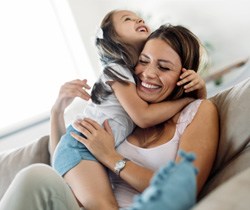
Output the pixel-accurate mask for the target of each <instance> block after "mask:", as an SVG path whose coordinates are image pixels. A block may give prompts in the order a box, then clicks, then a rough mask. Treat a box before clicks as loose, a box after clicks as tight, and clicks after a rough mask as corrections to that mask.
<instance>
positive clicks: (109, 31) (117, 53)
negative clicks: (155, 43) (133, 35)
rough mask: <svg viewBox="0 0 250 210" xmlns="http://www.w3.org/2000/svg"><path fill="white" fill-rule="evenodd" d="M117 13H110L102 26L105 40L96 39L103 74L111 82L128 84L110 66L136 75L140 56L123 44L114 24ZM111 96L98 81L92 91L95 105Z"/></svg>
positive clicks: (136, 51) (135, 50) (133, 49)
mask: <svg viewBox="0 0 250 210" xmlns="http://www.w3.org/2000/svg"><path fill="white" fill-rule="evenodd" d="M115 12H117V10H113V11H111V12H109V13H108V14H107V15H106V16H105V17H104V19H103V21H102V23H101V26H100V28H101V29H102V31H103V38H98V37H96V40H95V44H96V46H97V49H98V54H99V56H100V60H101V62H102V65H103V67H104V69H103V73H104V74H106V75H107V76H109V78H111V80H114V81H119V82H122V83H124V84H128V83H127V82H126V81H125V80H124V79H127V78H126V77H125V76H123V75H120V74H119V72H116V71H115V70H114V69H112V68H111V67H110V66H109V65H110V64H112V63H114V64H117V65H120V66H122V67H123V68H126V69H128V70H129V71H131V73H132V74H134V67H135V65H136V63H137V60H138V56H139V55H138V50H137V49H135V48H134V47H133V46H130V45H128V44H126V43H124V42H122V40H121V39H120V38H119V36H118V35H117V33H116V31H115V28H114V24H113V14H114V13H115ZM117 74H118V75H119V77H118V76H117ZM110 94H111V91H110V90H108V89H107V88H105V84H104V83H103V82H102V81H98V82H96V83H95V84H94V86H93V89H92V91H91V99H92V101H93V102H94V103H96V104H100V103H101V102H102V101H103V100H105V99H106V98H107V96H108V95H110Z"/></svg>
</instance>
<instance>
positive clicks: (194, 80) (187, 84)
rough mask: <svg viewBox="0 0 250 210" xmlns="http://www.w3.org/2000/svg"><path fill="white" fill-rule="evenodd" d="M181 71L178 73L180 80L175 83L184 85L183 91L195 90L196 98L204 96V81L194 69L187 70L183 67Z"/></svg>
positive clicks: (205, 91)
mask: <svg viewBox="0 0 250 210" xmlns="http://www.w3.org/2000/svg"><path fill="white" fill-rule="evenodd" d="M182 72H183V73H182V74H181V75H180V79H181V80H180V81H179V82H177V85H178V86H181V85H184V91H185V92H186V93H189V92H192V91H196V92H197V98H206V97H207V90H206V83H205V81H204V80H203V79H202V78H201V76H200V75H199V74H198V73H197V72H195V71H194V70H187V69H185V68H183V69H182Z"/></svg>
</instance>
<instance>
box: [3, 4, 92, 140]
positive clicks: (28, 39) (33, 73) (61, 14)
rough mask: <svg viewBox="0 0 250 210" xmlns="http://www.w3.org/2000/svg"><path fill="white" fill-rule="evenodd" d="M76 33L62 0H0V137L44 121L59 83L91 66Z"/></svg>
mask: <svg viewBox="0 0 250 210" xmlns="http://www.w3.org/2000/svg"><path fill="white" fill-rule="evenodd" d="M79 36H80V35H79V33H78V31H77V29H76V26H75V23H74V19H73V16H72V15H71V12H70V8H69V7H68V5H67V1H66V0H60V1H57V0H22V1H20V0H8V1H0V71H1V76H0V97H1V105H0V139H1V137H3V136H4V134H5V133H6V132H10V133H11V131H12V130H16V129H19V128H20V127H22V126H24V125H25V124H27V125H32V124H33V123H36V122H38V121H39V120H40V121H41V120H47V119H48V118H49V110H50V107H51V105H52V104H53V102H54V100H55V99H56V96H57V94H58V91H59V88H60V86H61V85H62V84H63V83H64V82H66V81H69V80H71V79H75V78H82V77H83V75H84V72H83V71H82V70H83V69H88V71H89V69H91V65H90V62H89V59H88V56H87V54H86V52H85V48H84V45H83V43H82V40H81V38H80V37H79ZM84 78H89V79H90V80H91V79H92V80H94V78H95V75H94V73H91V72H89V73H88V75H87V76H85V77H84Z"/></svg>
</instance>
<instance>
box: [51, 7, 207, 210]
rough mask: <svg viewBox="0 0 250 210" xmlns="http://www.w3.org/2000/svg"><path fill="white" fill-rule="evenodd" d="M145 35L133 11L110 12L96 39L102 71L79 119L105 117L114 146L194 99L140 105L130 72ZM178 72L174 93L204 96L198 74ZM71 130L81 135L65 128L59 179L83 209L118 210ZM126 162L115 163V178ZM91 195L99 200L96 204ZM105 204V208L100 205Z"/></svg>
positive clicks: (101, 172) (57, 159) (56, 162)
mask: <svg viewBox="0 0 250 210" xmlns="http://www.w3.org/2000/svg"><path fill="white" fill-rule="evenodd" d="M149 34H150V30H149V28H148V26H146V25H145V24H144V21H143V20H142V19H141V18H139V17H138V16H137V15H136V14H135V13H133V12H130V11H125V10H121V11H112V12H110V13H108V14H107V15H106V16H105V18H104V19H103V21H102V24H101V28H100V31H99V34H98V36H97V38H96V45H97V47H98V50H99V54H100V57H101V61H102V62H103V64H104V70H103V74H102V75H101V76H100V78H99V81H98V82H97V83H96V84H95V85H94V87H93V90H92V96H91V98H92V102H93V103H90V104H88V105H87V107H86V109H85V111H84V117H85V118H91V119H94V120H96V121H97V122H98V123H99V124H103V122H104V120H106V119H108V120H109V124H110V126H111V128H112V131H113V134H114V139H115V145H114V146H115V147H117V146H118V145H119V144H120V143H121V142H122V141H123V140H125V138H126V137H127V136H128V135H129V134H130V133H131V132H132V131H133V129H134V128H135V125H137V126H139V127H142V128H147V127H150V126H153V125H156V124H159V123H161V122H164V121H166V120H167V119H169V118H171V117H172V116H173V115H175V114H176V113H177V112H179V111H180V110H181V109H182V108H183V107H184V106H186V105H187V104H188V103H190V102H191V101H193V98H191V97H186V98H183V99H178V100H174V98H169V99H171V100H172V101H164V102H161V103H155V101H154V103H152V104H150V101H148V102H145V101H143V100H142V99H141V98H140V97H139V96H138V95H137V92H136V80H135V78H134V74H133V71H134V70H133V69H134V67H135V65H136V63H137V59H138V55H139V53H140V52H141V50H142V47H143V46H144V43H145V41H146V39H147V37H148V36H149ZM159 68H161V67H159ZM162 70H163V71H168V69H162ZM183 72H184V73H183V74H182V75H181V79H183V80H181V81H179V82H178V85H180V86H179V91H180V92H183V87H182V85H183V84H185V83H187V82H189V84H187V85H186V86H184V89H185V88H186V89H185V92H187V93H188V92H190V91H193V90H196V91H197V90H198V92H197V95H196V96H201V95H202V97H205V93H206V91H205V85H204V84H205V83H204V81H203V80H202V79H201V78H200V77H199V76H198V74H196V73H195V72H194V71H192V70H185V69H183ZM141 85H142V86H143V87H144V88H147V89H148V90H150V89H152V90H154V91H155V90H157V89H158V90H159V91H161V88H162V87H161V86H159V85H155V84H151V83H147V82H144V83H142V84H141ZM187 96H188V94H187ZM156 102H158V101H156ZM71 132H74V133H78V134H80V133H79V132H78V131H77V130H76V129H74V128H73V126H72V125H70V126H69V127H68V128H67V131H66V134H65V135H64V136H63V137H62V138H61V140H60V143H59V145H58V147H57V148H56V150H55V154H54V157H53V163H52V164H53V167H54V168H55V169H56V170H57V171H58V173H59V174H60V175H61V176H64V178H65V180H66V181H67V183H68V184H69V185H70V187H71V189H72V190H73V192H74V194H75V196H76V198H77V199H78V201H79V202H80V204H81V205H83V206H84V207H85V208H87V209H113V208H114V209H117V203H116V201H115V198H114V197H112V196H110V195H111V194H112V188H111V186H110V183H109V181H108V177H107V174H106V171H105V169H104V167H103V166H102V165H101V164H100V163H99V162H97V161H96V159H95V157H94V156H93V155H92V154H91V153H90V152H89V151H88V149H87V148H86V147H85V146H84V145H83V144H81V143H79V142H78V141H77V140H75V139H74V138H73V137H72V136H71ZM126 161H127V160H117V165H116V170H115V171H116V172H117V175H119V172H120V171H121V170H122V169H123V167H124V164H126ZM91 195H92V196H91ZM93 195H96V196H98V202H96V197H93ZM102 200H103V202H102ZM107 201H108V202H107ZM107 203H108V204H109V206H105V205H106V204H107Z"/></svg>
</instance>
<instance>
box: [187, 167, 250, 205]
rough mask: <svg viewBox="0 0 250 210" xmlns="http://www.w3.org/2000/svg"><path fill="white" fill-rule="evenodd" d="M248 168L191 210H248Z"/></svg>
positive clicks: (249, 169)
mask: <svg viewBox="0 0 250 210" xmlns="http://www.w3.org/2000/svg"><path fill="white" fill-rule="evenodd" d="M249 189H250V168H248V169H246V170H244V171H242V172H241V173H239V174H237V175H235V176H233V177H232V178H230V179H229V180H228V181H226V182H225V183H224V184H222V185H220V186H219V187H218V188H216V189H215V190H214V191H212V192H211V193H210V194H208V195H207V196H206V197H204V198H203V199H202V200H201V201H200V202H199V203H198V204H196V205H195V206H194V207H193V208H192V210H211V209H213V210H221V209H227V210H230V209H232V210H235V209H240V210H248V209H249V206H250V199H249Z"/></svg>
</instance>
